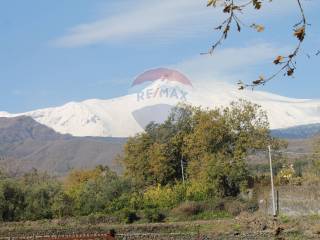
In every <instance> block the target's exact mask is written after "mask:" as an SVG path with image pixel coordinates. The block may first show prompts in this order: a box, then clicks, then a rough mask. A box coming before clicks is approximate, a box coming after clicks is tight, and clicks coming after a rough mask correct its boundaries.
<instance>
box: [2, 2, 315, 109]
mask: <svg viewBox="0 0 320 240" xmlns="http://www.w3.org/2000/svg"><path fill="white" fill-rule="evenodd" d="M0 1H1V8H0V27H1V28H0V31H1V37H0V53H1V54H0V83H1V85H0V86H1V94H0V111H8V112H23V111H29V110H34V109H37V108H43V107H50V106H58V105H61V104H64V103H66V102H69V101H81V100H85V99H89V98H103V99H107V98H112V97H116V96H121V95H124V94H127V92H128V88H129V87H130V85H131V82H132V81H133V78H134V77H135V76H136V75H138V74H139V73H141V72H143V71H144V70H146V69H149V68H154V67H160V66H164V67H173V68H177V69H178V70H181V71H183V72H184V73H186V74H187V75H188V76H189V77H190V78H191V80H192V81H193V82H198V81H199V82H202V83H204V84H214V82H215V81H226V82H228V83H231V84H235V83H236V82H237V81H238V80H239V79H242V80H243V81H247V82H249V81H250V80H254V79H255V78H256V77H257V76H259V75H260V74H265V75H268V73H271V72H272V70H274V69H273V67H272V64H271V62H272V59H273V58H274V57H275V56H277V55H278V54H286V53H287V52H288V51H289V50H290V49H291V48H293V47H294V44H296V39H295V38H294V37H293V36H292V25H293V24H295V23H296V22H297V21H298V19H299V12H298V11H297V9H296V7H295V6H296V2H295V1H294V0H274V1H273V3H266V5H265V9H264V10H263V11H261V12H257V11H254V10H249V12H248V15H245V16H243V20H244V21H245V22H246V23H248V24H250V23H253V22H255V23H259V24H263V25H265V27H266V30H265V32H263V33H256V32H254V31H253V30H252V29H243V31H242V32H241V33H240V34H238V33H236V32H233V33H232V35H231V37H230V38H229V39H228V40H227V41H226V42H225V44H224V45H223V46H222V47H220V48H219V49H218V51H217V52H216V54H214V55H213V56H200V53H201V52H204V51H206V50H207V49H208V48H209V46H210V44H211V43H212V42H213V41H214V40H215V39H216V38H217V37H218V33H217V32H215V31H214V30H213V28H214V26H216V25H217V24H218V23H219V22H220V21H221V20H222V19H223V15H222V14H221V13H220V12H219V11H215V10H213V9H211V8H207V7H206V1H205V0H175V1H172V0H162V1H150V0H135V1H133V0H121V1H118V0H90V1H89V0H64V1H62V0H61V1H43V0H28V1H21V0H10V1H4V0H0ZM303 3H304V5H305V8H306V14H307V16H308V21H309V23H311V26H310V27H309V30H308V33H307V34H308V35H307V40H306V41H305V45H304V48H303V49H302V52H301V55H300V57H299V58H298V64H299V65H298V69H297V72H296V75H295V78H285V77H281V76H280V77H279V78H278V79H277V80H275V81H273V82H270V83H269V84H268V85H267V86H265V87H263V88H262V89H261V90H263V91H270V92H274V93H277V94H281V95H285V96H289V97H296V98H317V99H320V91H319V89H320V81H319V76H318V74H317V72H318V68H319V63H320V57H312V58H311V59H307V57H306V53H310V54H313V53H315V52H316V50H317V49H319V48H320V17H319V15H318V16H317V12H319V10H320V3H318V0H303Z"/></svg>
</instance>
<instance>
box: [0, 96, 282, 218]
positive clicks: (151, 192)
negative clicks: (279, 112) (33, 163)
mask: <svg viewBox="0 0 320 240" xmlns="http://www.w3.org/2000/svg"><path fill="white" fill-rule="evenodd" d="M269 144H270V145H272V146H273V148H278V147H280V146H282V142H281V141H279V140H276V139H274V138H272V137H271V136H270V132H269V124H268V120H267V116H266V114H265V112H263V111H261V109H260V108H259V107H258V106H257V105H254V104H251V103H248V102H245V101H239V102H235V103H233V104H231V105H230V107H227V108H217V109H214V110H209V109H201V108H196V107H190V106H186V105H181V106H177V107H176V108H175V109H174V110H173V111H172V113H171V115H170V116H169V118H168V119H167V120H166V121H165V122H164V123H163V124H156V123H150V124H149V125H148V126H147V127H146V131H145V132H144V133H141V134H138V135H136V136H134V137H132V138H130V139H129V140H128V142H127V144H126V146H125V149H124V153H123V155H122V156H119V157H118V160H119V161H120V162H122V163H123V166H124V174H123V175H121V176H119V175H117V174H116V173H115V172H113V171H111V170H110V169H109V168H108V167H103V166H98V167H96V168H95V169H92V170H74V171H72V172H70V173H69V175H68V176H66V177H65V178H63V179H57V178H54V177H50V176H49V175H48V174H45V173H39V172H37V171H36V170H34V171H33V172H31V173H28V174H26V175H24V176H23V177H10V176H7V175H6V174H1V175H0V220H3V221H20V220H38V219H52V218H63V217H72V216H88V215H92V214H94V215H97V214H102V215H108V216H115V217H117V218H118V219H120V220H121V221H125V222H127V223H131V222H133V221H136V220H139V219H140V218H143V219H144V220H145V221H149V222H155V221H162V220H163V219H164V218H165V217H166V216H169V215H170V213H171V216H179V214H184V215H190V216H194V215H199V216H198V217H199V218H210V217H212V216H216V215H222V216H227V215H229V214H233V213H234V212H237V211H238V209H239V208H241V207H245V208H248V210H250V209H251V210H254V209H256V203H255V202H254V201H253V200H252V201H251V202H250V201H249V202H244V201H243V202H241V201H240V202H237V203H235V202H233V203H232V205H233V206H237V207H236V208H237V209H236V210H230V209H228V208H227V207H226V205H227V202H228V201H229V202H230V201H235V200H234V199H235V198H236V197H237V196H239V194H240V193H242V192H244V190H246V189H247V188H248V187H251V186H250V185H252V182H253V180H252V179H253V176H252V174H251V171H250V170H249V168H248V165H247V162H246V157H247V156H248V154H249V153H250V151H252V150H259V149H265V148H266V146H267V145H269ZM222 203H223V204H222ZM201 214H202V215H201Z"/></svg>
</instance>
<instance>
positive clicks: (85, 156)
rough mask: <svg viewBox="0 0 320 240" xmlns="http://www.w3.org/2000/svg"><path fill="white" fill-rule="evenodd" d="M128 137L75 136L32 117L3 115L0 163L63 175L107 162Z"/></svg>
mask: <svg viewBox="0 0 320 240" xmlns="http://www.w3.org/2000/svg"><path fill="white" fill-rule="evenodd" d="M125 142H126V139H125V138H93V137H73V136H71V135H64V134H59V133H57V132H55V131H54V130H53V129H51V128H49V127H47V126H45V125H42V124H40V123H38V122H36V121H35V120H33V119H32V118H31V117H26V116H21V117H15V118H0V166H1V167H2V168H5V169H6V170H7V171H10V172H12V173H20V172H25V171H28V170H30V169H32V168H37V169H38V170H41V171H48V172H49V173H51V174H56V175H63V174H65V173H66V172H68V171H70V170H71V169H74V168H92V167H95V166H96V165H99V164H102V165H108V166H110V167H111V168H112V169H114V170H116V171H120V166H119V164H117V163H115V162H114V159H115V157H116V155H117V154H120V153H121V152H122V147H123V145H124V143H125Z"/></svg>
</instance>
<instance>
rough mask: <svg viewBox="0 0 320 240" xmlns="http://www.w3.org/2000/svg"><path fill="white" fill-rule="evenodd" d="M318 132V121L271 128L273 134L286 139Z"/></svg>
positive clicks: (306, 136) (314, 134)
mask: <svg viewBox="0 0 320 240" xmlns="http://www.w3.org/2000/svg"><path fill="white" fill-rule="evenodd" d="M319 134H320V124H319V123H316V124H307V125H300V126H296V127H290V128H282V129H275V130H272V135H273V136H275V137H279V138H287V139H302V138H311V137H314V136H316V135H319Z"/></svg>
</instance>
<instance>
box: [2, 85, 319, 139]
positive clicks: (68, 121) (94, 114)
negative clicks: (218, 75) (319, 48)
mask: <svg viewBox="0 0 320 240" xmlns="http://www.w3.org/2000/svg"><path fill="white" fill-rule="evenodd" d="M129 92H130V93H129V94H128V95H125V96H121V97H117V98H113V99H106V100H101V99H88V100H85V101H82V102H69V103H66V104H64V105H62V106H58V107H51V108H45V109H38V110H35V111H30V112H26V113H19V114H10V113H6V112H0V117H1V116H4V117H16V116H21V115H26V116H29V117H32V118H33V119H34V120H36V121H37V122H39V123H41V124H44V125H46V126H48V127H50V128H52V129H54V130H55V131H56V132H59V133H62V134H71V135H73V136H79V137H84V136H94V137H130V136H133V135H135V134H136V133H139V132H142V131H143V128H144V125H145V123H146V122H150V121H155V122H161V121H163V119H165V118H166V117H167V115H168V114H169V112H170V111H169V110H168V108H167V107H166V106H172V107H173V106H175V105H176V104H178V103H179V102H184V103H187V104H191V105H195V106H202V107H208V108H213V107H225V106H228V105H229V104H230V103H231V102H232V101H236V100H238V99H245V100H248V101H251V102H253V103H257V104H258V105H261V106H262V109H264V110H265V111H266V112H267V113H268V116H269V120H270V126H271V128H272V129H278V128H288V127H294V126H298V125H306V124H315V123H320V100H312V99H294V98H288V97H284V96H280V95H276V94H273V93H267V92H261V91H249V90H244V91H239V90H237V89H236V87H234V86H231V85H228V84H225V83H219V84H218V83H215V84H212V85H208V86H207V87H203V86H194V87H190V86H185V85H183V84H180V83H177V82H172V81H166V80H163V79H162V80H157V81H154V82H152V83H150V84H145V85H143V87H140V88H139V86H138V87H137V86H135V87H134V89H133V91H129ZM161 106H163V107H161ZM153 107H154V109H153V110H154V111H151V110H152V108H153ZM156 108H158V109H156ZM147 111H149V113H148V112H147ZM137 114H139V115H137Z"/></svg>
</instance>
